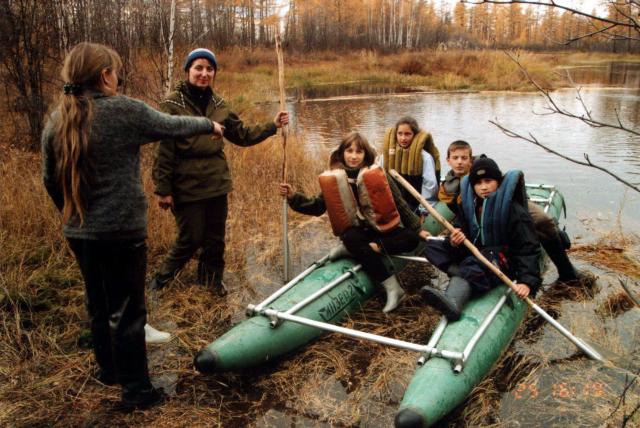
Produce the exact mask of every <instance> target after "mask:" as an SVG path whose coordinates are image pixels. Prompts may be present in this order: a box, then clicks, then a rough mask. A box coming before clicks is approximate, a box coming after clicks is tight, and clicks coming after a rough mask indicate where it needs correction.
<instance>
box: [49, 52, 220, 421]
mask: <svg viewBox="0 0 640 428" xmlns="http://www.w3.org/2000/svg"><path fill="white" fill-rule="evenodd" d="M121 70H122V61H121V59H120V56H119V55H118V54H117V53H116V52H115V51H113V50H112V49H110V48H108V47H106V46H103V45H99V44H94V43H80V44H78V45H76V46H75V47H74V48H73V49H72V50H71V51H70V52H69V54H67V56H66V58H65V61H64V66H63V68H62V72H61V76H62V79H63V80H64V81H65V82H66V83H65V85H64V94H63V95H61V97H60V99H59V102H58V105H57V107H56V108H55V110H54V111H53V113H52V115H51V117H50V119H49V120H48V122H47V124H46V126H45V129H44V131H43V134H42V154H43V160H42V167H43V179H44V184H45V187H46V188H47V191H48V193H49V195H50V196H51V198H52V199H53V201H54V203H55V204H56V206H57V207H58V209H60V210H61V211H62V221H63V223H64V228H63V233H64V236H65V237H66V238H67V241H68V242H69V246H70V247H71V250H72V251H73V253H74V255H75V257H76V260H77V262H78V265H79V266H80V271H81V273H82V277H83V279H84V283H85V291H86V302H87V309H88V312H89V318H90V322H91V335H92V341H93V351H94V353H95V358H96V362H97V364H98V367H99V371H98V374H97V378H98V380H100V381H101V382H103V383H105V384H108V385H113V384H116V383H119V384H120V385H122V401H121V404H122V406H123V408H124V409H125V410H133V409H135V408H144V407H149V406H152V405H154V404H157V403H159V402H161V401H162V399H163V394H162V392H161V391H159V390H156V389H155V388H154V387H153V386H152V385H151V382H150V380H149V371H148V367H147V356H146V348H145V332H144V325H145V323H146V317H147V311H146V307H145V300H144V281H145V273H146V266H147V246H146V243H145V238H146V235H147V230H146V229H147V218H146V213H147V205H146V197H145V194H144V192H143V190H142V179H141V177H140V146H141V145H143V144H146V143H150V142H152V141H157V140H159V139H161V138H168V137H179V136H182V137H187V136H191V135H198V134H211V133H212V132H213V133H214V134H215V135H216V136H217V137H218V138H220V137H222V128H221V126H220V125H219V124H217V123H214V122H211V121H210V120H209V119H206V118H191V117H177V116H170V115H167V114H163V113H160V112H158V111H156V110H154V109H152V108H151V107H149V106H148V105H146V104H145V103H143V102H141V101H138V100H134V99H132V98H128V97H125V96H118V95H117V89H118V86H120V83H121V80H120V77H119V76H120V73H121ZM212 144H213V142H212Z"/></svg>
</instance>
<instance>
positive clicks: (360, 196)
mask: <svg viewBox="0 0 640 428" xmlns="http://www.w3.org/2000/svg"><path fill="white" fill-rule="evenodd" d="M375 156H376V154H375V151H374V150H373V148H372V147H371V146H370V145H369V143H368V141H367V140H366V139H365V138H364V137H363V136H361V135H360V134H359V133H357V132H352V133H350V134H349V135H347V136H346V137H345V138H344V139H343V140H342V142H341V143H340V145H339V146H338V148H337V149H336V150H335V151H333V153H331V157H330V158H329V164H330V168H331V169H332V171H331V172H330V173H329V174H327V173H324V174H323V175H321V179H320V180H321V187H323V188H324V186H323V184H322V183H323V177H329V176H335V177H339V176H340V175H341V171H344V173H345V174H342V175H343V176H345V175H346V180H343V181H346V182H347V183H348V186H346V185H345V186H343V187H348V188H349V189H350V191H351V192H352V193H351V194H352V195H353V197H354V198H353V201H354V202H355V203H356V204H357V210H356V211H358V213H359V215H358V218H357V219H355V218H354V219H352V220H353V221H352V222H351V225H350V226H347V227H344V228H343V229H344V230H340V228H339V227H337V226H336V224H337V222H339V220H337V219H336V218H334V217H337V216H336V215H335V214H334V213H336V212H337V211H340V210H342V209H343V207H336V206H335V205H337V204H339V203H336V202H335V198H333V197H331V198H329V197H327V196H325V195H323V194H322V193H321V194H319V195H318V196H315V197H308V196H305V195H304V194H302V193H296V192H295V191H294V189H293V187H292V186H291V185H290V184H288V183H281V184H280V194H281V195H283V196H286V197H287V199H288V201H289V206H290V207H291V208H292V209H293V210H295V211H297V212H300V213H302V214H308V215H315V216H319V215H322V214H323V213H324V212H326V211H328V212H329V218H330V220H331V223H332V228H333V230H334V233H335V234H337V235H338V236H339V237H340V239H341V240H342V242H343V244H344V246H345V247H346V249H347V250H348V251H349V253H351V255H353V257H354V258H355V259H356V260H357V261H358V262H359V263H361V264H362V266H363V268H364V270H365V271H366V272H367V274H369V275H370V276H371V278H372V279H373V280H374V281H376V282H380V283H382V286H383V287H384V289H385V291H386V293H387V303H386V305H385V307H384V309H383V312H385V313H386V312H390V311H392V310H394V309H395V308H396V307H397V306H398V304H399V302H400V300H401V298H402V297H403V296H404V290H402V288H401V287H400V284H399V283H398V280H397V278H396V276H395V275H393V274H391V273H390V272H389V271H388V270H387V268H386V267H385V266H384V264H383V263H382V262H381V253H382V252H384V253H388V254H397V253H402V252H408V251H412V250H413V249H415V248H416V246H417V245H418V242H419V238H423V239H426V237H427V236H428V233H427V232H426V231H424V230H421V229H420V219H419V218H418V217H417V216H416V215H415V214H414V213H413V212H412V211H411V209H410V208H409V207H408V206H407V203H406V202H405V201H404V199H402V196H400V190H399V189H398V187H397V185H396V184H395V182H394V181H393V179H390V178H388V177H387V179H386V180H382V183H383V186H386V189H384V190H386V193H387V194H389V195H390V196H391V198H389V199H388V201H389V203H387V204H386V206H383V207H378V210H379V211H380V210H384V211H385V213H383V214H382V213H379V212H372V210H371V209H369V208H367V207H365V206H364V205H367V201H366V200H367V196H365V193H366V192H367V189H366V188H365V187H363V186H362V185H361V184H359V183H362V182H363V181H364V180H360V179H359V177H362V175H363V173H364V172H365V171H372V170H373V169H374V168H375V167H374V168H369V167H371V166H372V165H373V164H374V161H375ZM378 168H379V167H378ZM380 173H381V174H384V173H382V172H381V171H380ZM357 179H358V184H356V180H357ZM336 181H337V182H338V184H340V183H339V182H340V179H336ZM343 190H344V189H343ZM378 190H379V189H378ZM346 193H347V195H348V190H347V191H346ZM343 194H345V192H343ZM349 199H350V198H347V205H348V200H349ZM391 201H392V203H391ZM372 205H375V204H372ZM392 205H393V206H392ZM389 209H391V210H392V211H395V213H394V214H396V216H395V217H396V218H397V220H396V221H394V222H388V223H387V224H381V223H380V221H379V220H378V221H376V219H380V218H382V217H385V218H392V217H394V216H393V215H392V216H389V215H388V214H389ZM374 210H375V207H374ZM363 213H364V214H363Z"/></svg>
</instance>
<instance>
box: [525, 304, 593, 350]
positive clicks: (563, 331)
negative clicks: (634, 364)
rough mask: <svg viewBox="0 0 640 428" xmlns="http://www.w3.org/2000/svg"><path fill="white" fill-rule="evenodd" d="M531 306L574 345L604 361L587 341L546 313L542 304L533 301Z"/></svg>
mask: <svg viewBox="0 0 640 428" xmlns="http://www.w3.org/2000/svg"><path fill="white" fill-rule="evenodd" d="M531 307H532V308H533V310H534V311H536V312H537V313H538V314H539V315H540V316H541V317H542V318H544V319H545V320H546V321H547V322H548V323H549V324H551V325H552V326H553V327H555V329H556V330H558V331H559V332H560V333H561V334H562V335H563V336H564V337H566V338H567V339H569V340H570V341H571V342H572V343H573V344H574V345H576V346H577V347H578V348H579V349H581V350H582V351H583V352H584V353H585V354H587V355H588V356H589V358H591V359H593V360H597V361H604V358H603V357H602V355H600V353H598V352H597V351H596V350H595V349H593V348H592V347H591V346H589V345H587V344H586V343H585V342H583V341H582V340H580V338H578V337H575V336H574V335H573V334H571V332H569V330H567V329H566V328H564V326H563V325H562V324H560V323H559V322H558V321H556V320H554V319H553V318H552V317H551V315H549V314H548V313H546V312H545V311H544V310H543V309H542V308H541V307H540V306H538V305H537V304H535V303H533V304H532V305H531Z"/></svg>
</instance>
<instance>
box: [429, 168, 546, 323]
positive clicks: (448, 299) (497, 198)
mask: <svg viewBox="0 0 640 428" xmlns="http://www.w3.org/2000/svg"><path fill="white" fill-rule="evenodd" d="M460 187H461V189H460V190H461V195H462V201H461V204H460V206H459V208H458V216H457V217H456V221H455V225H456V230H455V231H454V232H453V233H452V234H451V235H450V236H449V238H448V240H445V241H429V242H428V244H427V247H426V249H425V256H426V257H427V259H429V261H430V262H431V263H432V264H434V265H435V266H436V267H438V268H439V269H441V270H442V271H444V272H446V273H447V274H449V276H450V277H451V278H450V281H449V286H448V287H447V290H446V291H445V292H444V293H443V292H441V291H439V290H437V289H434V288H431V287H428V286H425V287H423V288H422V289H421V290H420V292H421V294H422V296H423V298H424V299H425V300H426V301H427V303H429V304H431V305H433V306H435V307H436V308H438V309H439V310H440V311H442V312H443V314H444V315H445V316H446V317H447V318H448V319H449V320H450V321H455V320H457V319H459V318H460V314H461V312H462V309H463V307H464V305H465V304H466V303H467V301H468V300H469V297H470V296H471V292H472V290H475V291H478V292H486V291H488V290H490V289H491V288H493V287H495V286H497V285H498V284H500V282H501V281H500V280H499V278H498V277H497V276H495V275H494V274H493V273H492V272H490V271H489V270H488V269H487V268H486V267H485V266H484V265H482V264H481V263H480V261H478V260H477V259H476V257H475V256H473V255H472V254H471V253H470V252H469V251H468V250H467V249H466V248H465V247H464V246H461V245H460V244H462V242H463V241H464V240H465V239H466V238H469V240H470V241H471V242H472V243H473V244H474V245H475V246H476V247H478V249H479V250H480V251H481V252H482V253H483V254H484V255H485V257H487V258H488V259H489V260H491V261H492V262H494V263H496V264H497V265H498V266H499V267H500V269H501V270H502V271H503V272H505V274H507V275H508V276H509V277H511V278H514V282H515V283H516V289H515V292H516V294H517V295H518V296H520V297H523V298H524V297H526V296H528V295H529V294H535V293H536V291H537V289H538V287H539V286H540V283H541V282H542V280H541V277H540V267H539V264H538V259H539V257H540V255H541V248H540V242H539V241H538V236H537V234H536V231H535V229H534V227H533V221H532V220H531V216H530V215H529V212H528V210H527V208H526V193H525V190H524V176H523V174H522V172H521V171H509V172H507V174H505V175H504V176H503V174H502V171H500V168H499V167H498V165H497V164H496V163H495V161H494V160H492V159H489V158H486V157H485V158H479V159H477V160H476V161H475V162H474V163H473V165H472V167H471V170H470V172H469V175H468V176H467V177H464V178H463V179H462V182H461V186H460Z"/></svg>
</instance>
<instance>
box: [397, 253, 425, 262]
mask: <svg viewBox="0 0 640 428" xmlns="http://www.w3.org/2000/svg"><path fill="white" fill-rule="evenodd" d="M391 257H393V258H396V259H402V260H411V261H414V262H420V263H430V262H429V260H427V259H426V258H425V257H419V256H399V255H395V254H392V255H391Z"/></svg>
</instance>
